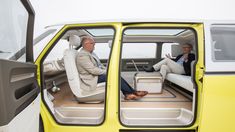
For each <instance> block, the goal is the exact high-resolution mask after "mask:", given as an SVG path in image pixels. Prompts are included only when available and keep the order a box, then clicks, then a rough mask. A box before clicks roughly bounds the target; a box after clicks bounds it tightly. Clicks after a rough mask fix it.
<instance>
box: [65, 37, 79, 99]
mask: <svg viewBox="0 0 235 132" xmlns="http://www.w3.org/2000/svg"><path fill="white" fill-rule="evenodd" d="M80 42H81V40H80V38H79V37H78V36H76V35H71V36H70V37H69V45H70V46H69V49H66V50H65V51H64V66H65V70H66V74H67V78H68V83H69V86H70V89H71V91H72V92H73V94H74V95H75V96H76V97H81V96H82V93H81V88H80V77H79V73H78V70H77V65H76V56H77V50H75V49H74V48H73V47H77V46H79V45H80Z"/></svg>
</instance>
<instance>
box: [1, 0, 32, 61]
mask: <svg viewBox="0 0 235 132" xmlns="http://www.w3.org/2000/svg"><path fill="white" fill-rule="evenodd" d="M9 7H10V8H9ZM0 9H1V11H0V15H1V21H0V32H1V33H0V44H1V47H0V59H10V60H17V59H19V57H20V56H21V55H22V54H23V53H25V46H26V33H27V25H28V12H27V10H26V9H25V7H24V6H23V4H22V3H21V1H19V0H17V1H14V2H13V1H12V2H5V3H4V4H3V3H2V4H1V5H0ZM7 12H10V14H9V13H7ZM21 61H23V62H25V61H26V57H24V59H22V60H21Z"/></svg>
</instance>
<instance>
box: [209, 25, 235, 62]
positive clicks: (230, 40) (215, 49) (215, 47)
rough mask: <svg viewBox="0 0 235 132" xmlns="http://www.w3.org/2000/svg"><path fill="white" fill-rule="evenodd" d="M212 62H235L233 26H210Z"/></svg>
mask: <svg viewBox="0 0 235 132" xmlns="http://www.w3.org/2000/svg"><path fill="white" fill-rule="evenodd" d="M211 36H212V58H213V61H235V54H234V49H235V25H231V26H229V25H228V26H218V25H217V26H215V25H214V26H212V27H211Z"/></svg>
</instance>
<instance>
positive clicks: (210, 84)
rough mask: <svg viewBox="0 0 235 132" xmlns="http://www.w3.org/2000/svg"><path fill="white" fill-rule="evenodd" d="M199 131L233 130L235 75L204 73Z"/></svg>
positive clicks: (234, 121)
mask: <svg viewBox="0 0 235 132" xmlns="http://www.w3.org/2000/svg"><path fill="white" fill-rule="evenodd" d="M203 82H204V84H203V93H202V96H203V100H202V104H203V106H202V113H201V116H202V119H201V122H200V127H199V132H235V127H234V125H235V75H223V74H217V75H216V74H215V75H205V77H204V79H203Z"/></svg>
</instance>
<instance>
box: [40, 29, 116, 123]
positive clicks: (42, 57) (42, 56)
mask: <svg viewBox="0 0 235 132" xmlns="http://www.w3.org/2000/svg"><path fill="white" fill-rule="evenodd" d="M89 28H110V29H113V31H114V34H113V36H114V37H113V41H112V47H111V50H110V54H109V59H110V58H111V55H112V49H113V43H114V40H115V39H116V33H117V28H116V27H115V26H114V25H112V24H97V25H96V24H94V25H89V24H75V25H69V26H68V25H65V26H63V27H62V28H61V29H60V30H59V31H58V32H57V33H56V34H55V36H54V37H53V38H52V39H51V41H49V42H48V44H47V45H46V46H45V48H44V49H43V51H42V52H41V54H40V55H39V57H38V59H37V61H36V62H38V63H39V65H40V67H39V68H40V84H41V87H42V88H41V100H42V103H43V104H44V105H45V107H46V108H47V110H48V112H49V113H50V115H51V117H52V118H53V120H54V121H55V122H56V123H57V124H59V125H63V126H102V125H103V124H104V123H105V121H106V109H107V102H108V101H107V87H108V85H107V83H105V99H104V119H103V121H102V122H101V123H99V124H69V123H61V122H59V121H58V120H57V119H56V117H55V115H54V114H53V112H52V111H51V109H50V107H49V105H48V104H47V102H46V100H45V97H44V96H45V95H44V92H43V90H44V89H45V87H46V86H45V83H44V81H45V79H44V75H43V63H44V61H45V59H46V58H47V56H48V55H49V53H50V52H51V50H52V49H53V48H54V47H55V46H56V44H57V43H58V41H59V40H60V39H61V38H62V37H63V36H64V35H65V33H66V32H67V31H69V30H73V29H89ZM109 66H110V62H108V66H107V70H108V69H109ZM106 76H107V79H108V78H109V74H108V72H107V74H106Z"/></svg>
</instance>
